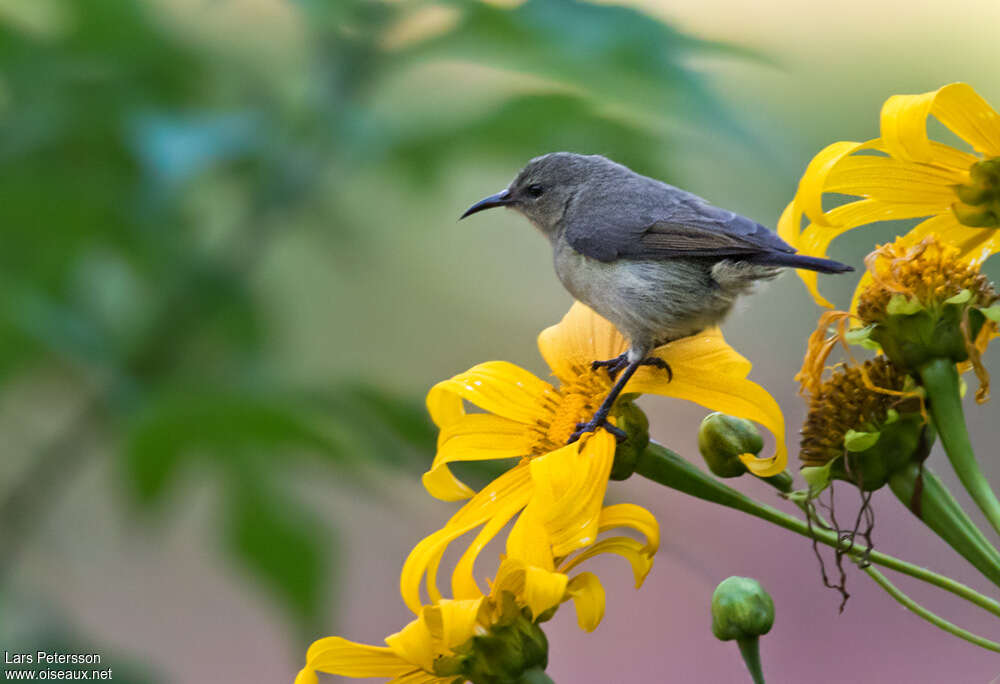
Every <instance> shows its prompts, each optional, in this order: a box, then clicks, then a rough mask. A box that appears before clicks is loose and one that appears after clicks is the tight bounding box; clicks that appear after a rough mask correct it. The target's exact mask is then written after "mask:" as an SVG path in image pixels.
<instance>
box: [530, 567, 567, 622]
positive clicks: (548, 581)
mask: <svg viewBox="0 0 1000 684" xmlns="http://www.w3.org/2000/svg"><path fill="white" fill-rule="evenodd" d="M568 583H569V577H568V576H566V575H564V574H563V573H561V572H550V571H549V570H546V569H544V568H539V567H537V566H534V565H528V566H526V567H525V568H524V593H523V595H522V596H521V598H522V600H523V603H524V604H525V605H527V606H528V608H530V609H531V615H532V617H534V618H537V617H538V616H540V615H541V614H542V613H544V612H545V611H547V610H549V609H550V608H554V607H556V606H558V605H559V604H560V603H562V601H563V599H564V598H565V597H566V586H567V584H568Z"/></svg>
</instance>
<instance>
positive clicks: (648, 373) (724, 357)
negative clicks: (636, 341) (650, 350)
mask: <svg viewBox="0 0 1000 684" xmlns="http://www.w3.org/2000/svg"><path fill="white" fill-rule="evenodd" d="M654 355H655V356H658V357H660V358H662V359H663V360H665V361H666V362H667V363H669V364H670V368H671V370H672V371H673V379H672V380H671V379H669V377H668V376H667V374H666V373H664V372H663V371H662V370H660V369H657V368H650V367H642V368H640V369H639V370H638V371H637V372H636V374H635V376H634V377H633V378H632V380H631V381H630V382H629V383H628V385H627V386H626V388H625V391H627V392H642V393H649V394H661V395H663V396H668V397H677V398H678V399H685V400H687V401H693V402H695V403H696V404H700V405H702V406H704V407H706V408H709V409H711V410H713V411H721V412H723V413H726V414H728V415H731V416H736V417H738V418H746V419H747V420H752V421H754V422H756V423H759V424H761V425H763V426H764V427H766V428H767V429H768V430H770V431H771V434H773V435H774V438H775V442H776V447H775V453H774V455H773V456H771V457H769V458H754V457H753V455H751V454H745V455H744V456H742V457H741V459H742V460H743V462H744V463H745V464H746V466H747V468H749V469H750V470H751V471H752V472H753V473H754V474H755V475H758V476H760V477H768V476H771V475H776V474H778V473H780V472H781V471H782V470H784V469H785V465H786V464H787V462H788V451H787V449H786V447H785V418H784V416H783V415H782V413H781V408H780V407H779V406H778V402H776V401H775V400H774V397H772V396H771V395H770V394H769V393H768V391H767V390H766V389H764V388H763V387H761V386H760V385H758V384H757V383H755V382H753V381H751V380H748V379H747V375H748V374H749V372H750V368H751V365H750V362H749V361H747V359H746V358H744V357H743V356H741V355H740V354H738V353H737V352H736V351H735V350H734V349H733V348H732V347H730V346H729V345H728V344H727V343H726V341H725V339H724V338H723V337H722V331H720V330H719V329H718V328H710V329H708V330H705V331H703V332H701V333H699V334H697V335H693V336H691V337H685V338H683V339H680V340H677V341H675V342H671V343H670V344H667V345H664V346H663V347H660V348H659V349H657V350H656V351H655V352H654Z"/></svg>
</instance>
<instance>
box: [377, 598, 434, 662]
mask: <svg viewBox="0 0 1000 684" xmlns="http://www.w3.org/2000/svg"><path fill="white" fill-rule="evenodd" d="M385 643H386V644H387V645H388V646H389V648H390V649H392V652H393V653H395V654H396V656H398V657H399V658H400V659H402V660H404V661H406V662H407V663H410V664H411V667H412V665H416V666H417V667H419V668H420V669H422V670H424V671H425V672H431V671H433V669H434V660H435V659H436V658H437V657H438V656H439V655H441V653H440V652H439V650H440V649H439V644H437V643H435V640H434V637H433V636H432V635H431V631H430V629H429V628H428V627H427V623H426V622H425V620H424V611H423V610H421V611H420V614H419V615H418V616H417V619H416V620H413V621H412V622H410V624H408V625H406V627H403V629H401V630H399V631H398V632H396V633H395V634H390V635H389V636H387V637H386V638H385ZM396 674H402V673H396Z"/></svg>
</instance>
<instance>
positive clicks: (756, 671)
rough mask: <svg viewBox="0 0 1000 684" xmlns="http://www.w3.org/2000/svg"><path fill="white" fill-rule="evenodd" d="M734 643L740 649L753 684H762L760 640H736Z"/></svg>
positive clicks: (755, 638)
mask: <svg viewBox="0 0 1000 684" xmlns="http://www.w3.org/2000/svg"><path fill="white" fill-rule="evenodd" d="M736 643H737V644H738V645H739V647H740V655H741V656H743V662H744V663H746V666H747V669H748V670H749V671H750V676H751V677H752V678H753V684H764V670H763V669H761V666H760V638H758V637H749V638H746V639H737V640H736Z"/></svg>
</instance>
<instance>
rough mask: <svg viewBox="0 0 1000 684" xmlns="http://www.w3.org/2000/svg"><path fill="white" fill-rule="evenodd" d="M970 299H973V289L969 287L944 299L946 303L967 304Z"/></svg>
mask: <svg viewBox="0 0 1000 684" xmlns="http://www.w3.org/2000/svg"><path fill="white" fill-rule="evenodd" d="M970 299H972V290H970V289H969V288H967V287H966V288H963V289H962V291H961V292H959V293H958V294H957V295H954V296H952V297H948V299H946V300H944V303H945V304H965V303H966V302H968V301H969V300H970Z"/></svg>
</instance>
